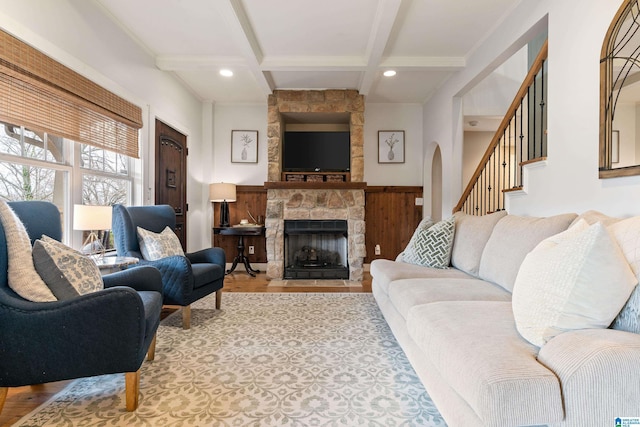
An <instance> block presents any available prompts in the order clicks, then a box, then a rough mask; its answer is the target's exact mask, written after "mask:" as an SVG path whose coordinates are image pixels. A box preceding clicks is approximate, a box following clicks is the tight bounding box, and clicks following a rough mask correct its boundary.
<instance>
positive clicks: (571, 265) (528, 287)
mask: <svg viewBox="0 0 640 427" xmlns="http://www.w3.org/2000/svg"><path fill="white" fill-rule="evenodd" d="M585 225H586V223H584V222H581V223H579V224H577V225H576V226H574V227H571V228H570V229H569V230H567V231H565V232H563V233H560V234H558V235H555V236H552V237H550V238H548V239H546V240H544V241H542V242H541V243H540V244H539V245H538V246H537V247H536V248H535V249H534V250H533V251H531V252H530V253H529V254H528V255H527V256H526V257H525V259H524V261H523V263H522V265H521V266H520V270H519V271H518V275H517V277H516V281H515V286H514V289H513V299H512V305H513V315H514V317H515V321H516V327H517V329H518V332H520V334H521V335H522V336H523V337H524V338H525V339H526V340H527V341H529V342H531V343H532V344H534V345H537V346H543V345H544V344H545V343H547V342H548V341H549V340H550V339H551V338H553V337H555V336H557V335H559V334H561V333H563V332H566V331H570V330H576V329H593V328H606V327H608V326H609V325H610V324H611V321H612V320H613V319H614V318H615V317H616V315H617V314H618V312H619V311H620V309H621V308H622V306H623V305H624V303H625V302H626V301H627V299H628V298H629V295H630V294H631V292H632V291H633V288H634V287H635V285H636V283H637V280H636V278H635V276H634V275H633V272H632V271H631V268H630V267H629V265H628V264H627V261H626V260H625V258H624V255H623V254H622V251H621V250H620V247H619V246H618V244H617V243H616V242H615V240H614V239H613V237H612V236H611V235H610V234H609V232H608V231H607V229H606V228H605V227H604V226H603V225H602V224H601V223H596V224H594V225H592V226H588V227H585Z"/></svg>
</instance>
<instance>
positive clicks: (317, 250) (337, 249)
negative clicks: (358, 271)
mask: <svg viewBox="0 0 640 427" xmlns="http://www.w3.org/2000/svg"><path fill="white" fill-rule="evenodd" d="M347 230H348V227H347V221H346V220H285V221H284V262H285V264H284V278H285V279H349V265H348V261H347V259H348V257H347V254H348V247H347V245H348V238H347V237H348V236H347Z"/></svg>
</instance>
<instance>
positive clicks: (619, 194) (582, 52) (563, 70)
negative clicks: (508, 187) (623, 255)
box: [424, 0, 640, 216]
mask: <svg viewBox="0 0 640 427" xmlns="http://www.w3.org/2000/svg"><path fill="white" fill-rule="evenodd" d="M620 4H621V1H606V2H604V1H601V0H582V1H579V2H578V1H557V0H539V1H535V2H531V1H525V2H522V3H521V4H520V5H519V6H518V7H517V8H516V9H515V10H514V11H513V12H512V14H511V15H510V16H509V17H507V19H505V20H504V21H503V22H502V24H501V25H499V26H498V27H497V28H496V30H495V32H494V33H493V34H492V35H491V36H490V37H488V39H487V40H486V41H485V42H484V43H483V44H482V45H481V46H480V47H479V48H478V49H477V50H476V52H475V53H474V54H473V55H471V56H470V57H469V58H468V62H467V67H466V69H465V70H463V71H461V72H459V73H458V74H457V75H455V76H454V77H453V78H452V79H451V80H449V81H448V82H447V83H446V84H445V85H443V86H442V87H441V88H440V89H439V90H438V91H437V92H436V94H435V95H434V96H433V97H432V98H431V99H430V100H429V101H428V102H427V103H426V104H425V106H424V134H425V135H424V143H425V146H429V145H430V144H432V143H433V142H437V143H439V144H440V145H441V148H442V158H443V159H442V160H443V193H444V194H445V195H446V194H451V198H450V200H444V201H443V204H444V205H443V214H444V213H446V212H451V208H452V207H453V206H454V205H455V204H456V203H457V200H458V198H459V196H460V194H461V192H462V182H461V181H462V180H461V179H460V173H461V170H462V168H461V159H462V156H461V153H460V146H461V141H462V136H461V133H460V132H459V128H460V123H459V117H460V114H459V109H460V108H459V105H457V103H458V101H457V99H456V98H455V97H457V96H460V95H462V94H464V92H465V91H466V90H468V88H469V87H472V86H473V85H474V83H475V81H476V80H477V78H478V76H481V75H482V74H483V73H486V71H487V70H488V69H491V68H492V67H493V66H495V63H496V62H499V61H501V60H502V59H503V58H502V57H504V56H505V53H506V52H510V51H513V50H514V49H515V48H517V47H518V46H519V45H521V44H522V41H523V40H522V39H523V38H524V39H526V38H528V37H527V35H526V34H525V33H526V32H527V31H528V30H529V29H531V28H533V27H534V26H535V25H536V24H538V25H540V24H544V22H546V19H547V15H548V28H549V60H548V69H549V84H548V89H549V96H548V102H547V107H548V164H547V166H546V167H542V168H536V169H533V170H531V171H529V184H530V185H529V186H528V188H527V189H526V191H527V193H528V194H527V195H525V196H517V197H512V198H511V200H510V203H509V210H510V212H511V213H514V214H528V215H551V214H556V213H560V212H583V211H585V210H588V209H597V210H600V211H602V212H604V213H607V214H610V215H619V216H624V215H632V214H640V204H639V203H636V202H633V201H635V200H640V176H638V177H625V178H613V179H607V180H601V179H599V178H598V138H599V136H598V135H599V125H598V121H599V83H600V73H599V70H600V68H599V56H600V50H601V48H602V41H603V39H604V35H605V33H606V31H607V28H608V27H609V24H610V23H611V20H612V18H613V16H614V15H615V13H616V11H617V9H618V7H619V6H620Z"/></svg>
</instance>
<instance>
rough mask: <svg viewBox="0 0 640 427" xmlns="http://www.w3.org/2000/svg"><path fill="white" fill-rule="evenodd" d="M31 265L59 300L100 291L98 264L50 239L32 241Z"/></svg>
mask: <svg viewBox="0 0 640 427" xmlns="http://www.w3.org/2000/svg"><path fill="white" fill-rule="evenodd" d="M33 263H34V265H35V268H36V271H37V272H38V274H39V275H40V277H41V278H42V280H44V282H45V283H46V284H47V286H48V287H49V289H51V292H52V293H53V295H55V297H56V298H57V299H58V300H59V301H63V300H67V299H72V298H75V297H77V296H79V295H84V294H88V293H91V292H96V291H99V290H101V289H104V284H103V283H102V275H101V274H100V270H99V269H98V265H97V264H96V263H95V262H94V261H93V260H92V259H91V258H89V257H87V256H85V255H83V254H81V253H80V252H78V251H76V250H75V249H72V248H70V247H68V246H67V245H65V244H64V243H61V242H58V241H57V240H55V239H52V238H50V237H47V236H42V238H41V239H39V240H36V241H35V242H34V244H33Z"/></svg>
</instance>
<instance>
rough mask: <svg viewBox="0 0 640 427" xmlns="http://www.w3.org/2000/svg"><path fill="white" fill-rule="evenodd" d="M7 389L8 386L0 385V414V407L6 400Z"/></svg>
mask: <svg viewBox="0 0 640 427" xmlns="http://www.w3.org/2000/svg"><path fill="white" fill-rule="evenodd" d="M8 391H9V388H8V387H0V414H1V413H2V408H3V407H4V402H5V401H6V400H7V392H8Z"/></svg>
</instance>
